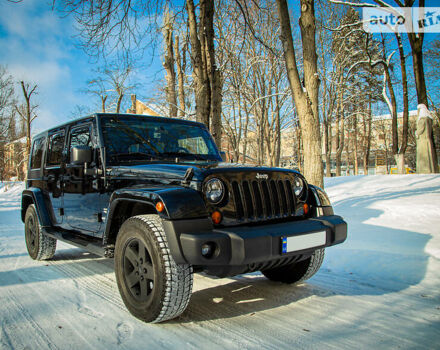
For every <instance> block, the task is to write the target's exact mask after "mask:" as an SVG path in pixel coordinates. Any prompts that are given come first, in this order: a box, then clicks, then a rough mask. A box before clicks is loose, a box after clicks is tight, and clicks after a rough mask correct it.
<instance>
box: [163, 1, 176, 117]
mask: <svg viewBox="0 0 440 350" xmlns="http://www.w3.org/2000/svg"><path fill="white" fill-rule="evenodd" d="M163 22H164V28H163V37H164V46H165V47H164V51H165V55H164V61H163V67H164V68H165V72H166V80H167V86H166V88H165V90H166V95H167V102H168V109H169V111H168V116H169V117H177V95H176V73H175V69H174V45H173V24H172V22H171V18H170V13H169V10H168V9H166V10H165V13H164V20H163Z"/></svg>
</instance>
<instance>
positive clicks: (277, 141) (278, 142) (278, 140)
mask: <svg viewBox="0 0 440 350" xmlns="http://www.w3.org/2000/svg"><path fill="white" fill-rule="evenodd" d="M276 92H277V93H278V89H277V91H276ZM275 103H276V107H275V166H280V157H281V116H280V102H279V97H278V95H276V96H275Z"/></svg>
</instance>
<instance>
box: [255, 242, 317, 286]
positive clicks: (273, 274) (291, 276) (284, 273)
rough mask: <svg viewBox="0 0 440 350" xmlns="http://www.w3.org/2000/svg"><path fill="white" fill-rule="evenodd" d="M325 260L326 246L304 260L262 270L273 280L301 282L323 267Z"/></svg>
mask: <svg viewBox="0 0 440 350" xmlns="http://www.w3.org/2000/svg"><path fill="white" fill-rule="evenodd" d="M323 260H324V248H323V249H317V250H315V251H314V252H313V254H312V255H311V256H310V257H309V258H307V259H305V260H302V261H298V262H294V263H291V264H289V265H285V266H281V267H276V268H273V269H268V270H263V271H261V272H262V273H263V275H264V276H266V277H267V278H268V279H270V280H271V281H277V282H283V283H300V282H303V281H305V280H308V279H309V278H310V277H312V276H313V275H314V274H315V273H316V272H317V271H318V270H319V268H320V267H321V265H322V261H323Z"/></svg>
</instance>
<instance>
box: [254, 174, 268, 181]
mask: <svg viewBox="0 0 440 350" xmlns="http://www.w3.org/2000/svg"><path fill="white" fill-rule="evenodd" d="M256 178H257V179H265V180H267V179H268V178H269V175H267V174H260V173H257V176H256Z"/></svg>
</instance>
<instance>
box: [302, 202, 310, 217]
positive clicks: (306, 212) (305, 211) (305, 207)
mask: <svg viewBox="0 0 440 350" xmlns="http://www.w3.org/2000/svg"><path fill="white" fill-rule="evenodd" d="M303 209H304V215H307V214H308V213H309V205H308V204H307V203H304V205H303Z"/></svg>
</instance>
